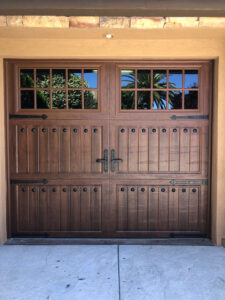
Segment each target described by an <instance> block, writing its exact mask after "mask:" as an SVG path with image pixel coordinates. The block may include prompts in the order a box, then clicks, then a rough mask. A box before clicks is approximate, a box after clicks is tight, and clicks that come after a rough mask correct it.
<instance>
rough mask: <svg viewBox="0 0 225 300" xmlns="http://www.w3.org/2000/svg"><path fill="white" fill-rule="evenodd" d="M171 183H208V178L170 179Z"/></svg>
mask: <svg viewBox="0 0 225 300" xmlns="http://www.w3.org/2000/svg"><path fill="white" fill-rule="evenodd" d="M170 183H171V184H208V180H207V179H204V180H175V179H173V180H170Z"/></svg>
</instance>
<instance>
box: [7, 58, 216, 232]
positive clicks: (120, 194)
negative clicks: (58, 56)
mask: <svg viewBox="0 0 225 300" xmlns="http://www.w3.org/2000/svg"><path fill="white" fill-rule="evenodd" d="M6 79H7V93H6V94H7V95H6V101H7V104H8V114H9V126H8V128H9V130H8V152H9V155H8V157H9V179H10V184H9V191H10V201H9V212H10V216H9V224H10V228H9V234H11V235H13V236H49V237H78V236H81V237H85V236H86V237H88V236H90V237H160V236H163V237H164V236H165V237H168V236H193V235H195V236H199V235H207V234H209V230H208V224H209V217H208V216H209V197H208V195H209V184H208V183H209V179H210V178H209V174H210V169H209V165H210V164H209V150H210V147H209V145H210V135H209V133H210V126H209V125H210V122H209V104H210V96H211V90H210V87H211V64H210V63H209V62H173V63H172V62H148V61H146V62H110V61H103V62H101V61H100V62H94V61H85V62H79V61H30V60H29V61H19V60H17V61H7V62H6Z"/></svg>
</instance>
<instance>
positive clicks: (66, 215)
mask: <svg viewBox="0 0 225 300" xmlns="http://www.w3.org/2000/svg"><path fill="white" fill-rule="evenodd" d="M69 227H70V188H69V187H68V186H62V187H61V196H60V230H61V231H68V230H69Z"/></svg>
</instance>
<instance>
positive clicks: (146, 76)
mask: <svg viewBox="0 0 225 300" xmlns="http://www.w3.org/2000/svg"><path fill="white" fill-rule="evenodd" d="M137 87H138V88H150V71H149V70H138V82H137Z"/></svg>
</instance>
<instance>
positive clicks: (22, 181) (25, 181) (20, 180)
mask: <svg viewBox="0 0 225 300" xmlns="http://www.w3.org/2000/svg"><path fill="white" fill-rule="evenodd" d="M10 183H11V184H19V183H42V184H47V183H48V180H47V179H40V180H39V179H37V180H22V179H11V180H10Z"/></svg>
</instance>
